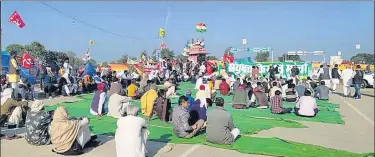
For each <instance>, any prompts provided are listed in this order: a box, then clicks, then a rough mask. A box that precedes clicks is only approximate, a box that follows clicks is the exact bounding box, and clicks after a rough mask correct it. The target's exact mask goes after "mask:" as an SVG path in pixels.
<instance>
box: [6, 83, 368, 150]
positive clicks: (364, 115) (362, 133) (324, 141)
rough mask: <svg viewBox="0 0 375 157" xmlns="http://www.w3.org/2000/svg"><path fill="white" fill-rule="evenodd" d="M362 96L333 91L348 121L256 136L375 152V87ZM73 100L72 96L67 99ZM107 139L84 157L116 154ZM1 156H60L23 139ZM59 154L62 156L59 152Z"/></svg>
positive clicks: (151, 146)
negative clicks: (342, 95)
mask: <svg viewBox="0 0 375 157" xmlns="http://www.w3.org/2000/svg"><path fill="white" fill-rule="evenodd" d="M362 93H364V94H365V95H363V98H362V99H361V100H353V99H351V98H343V97H341V96H340V95H337V94H332V95H331V96H330V101H331V102H332V103H337V104H340V113H341V114H342V115H343V116H344V120H345V125H336V124H325V123H315V122H301V123H303V124H304V125H306V126H308V128H299V129H296V128H272V129H270V130H264V131H261V132H260V133H259V134H257V135H254V136H259V137H280V138H282V139H286V140H290V141H296V142H302V143H307V144H315V145H320V146H324V147H328V148H335V149H342V150H347V151H351V152H358V153H366V152H374V140H373V139H374V90H373V89H366V90H363V91H362ZM64 100H68V101H74V99H73V98H69V99H64ZM62 101H63V100H62V99H61V98H55V99H52V100H46V104H55V103H57V102H62ZM100 139H102V140H103V141H106V142H105V143H104V144H103V145H102V146H100V147H98V148H95V149H93V150H88V152H87V153H86V154H84V155H82V157H102V156H108V157H114V156H116V154H115V143H114V140H113V139H112V138H110V137H105V136H100ZM147 150H148V156H156V157H228V156H229V157H261V156H259V155H248V154H241V153H238V152H236V151H231V150H225V149H219V148H213V147H209V146H205V145H186V144H177V145H176V144H165V143H158V142H148V143H147ZM1 156H2V157H20V156H28V157H55V156H56V157H57V156H59V155H56V154H55V153H52V152H51V147H50V146H41V147H37V146H31V145H28V144H27V143H26V142H25V140H24V139H17V140H12V141H6V140H2V141H1ZM59 157H60V156H59Z"/></svg>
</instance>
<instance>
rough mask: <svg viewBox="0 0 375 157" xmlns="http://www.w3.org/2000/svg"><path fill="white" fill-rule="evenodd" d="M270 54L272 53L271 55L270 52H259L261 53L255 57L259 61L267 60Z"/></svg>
mask: <svg viewBox="0 0 375 157" xmlns="http://www.w3.org/2000/svg"><path fill="white" fill-rule="evenodd" d="M269 56H270V55H269V53H268V52H259V53H257V55H256V57H255V60H256V61H257V62H267V61H268V57H269Z"/></svg>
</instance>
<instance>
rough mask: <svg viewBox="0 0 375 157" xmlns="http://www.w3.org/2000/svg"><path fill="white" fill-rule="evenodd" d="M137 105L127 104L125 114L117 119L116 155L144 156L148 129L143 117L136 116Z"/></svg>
mask: <svg viewBox="0 0 375 157" xmlns="http://www.w3.org/2000/svg"><path fill="white" fill-rule="evenodd" d="M138 110H139V109H138V107H136V106H134V105H129V106H128V107H127V108H126V116H125V115H123V116H122V117H121V118H119V119H118V120H117V129H116V135H115V142H116V154H117V157H125V156H129V157H133V156H134V157H144V156H146V142H147V137H148V135H149V131H148V130H147V127H146V122H145V120H144V119H143V118H141V117H138V116H137V115H138Z"/></svg>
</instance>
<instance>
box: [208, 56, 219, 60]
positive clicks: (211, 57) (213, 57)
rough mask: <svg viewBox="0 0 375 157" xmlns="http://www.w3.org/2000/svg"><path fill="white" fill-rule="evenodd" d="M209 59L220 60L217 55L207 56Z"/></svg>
mask: <svg viewBox="0 0 375 157" xmlns="http://www.w3.org/2000/svg"><path fill="white" fill-rule="evenodd" d="M207 60H218V59H217V57H216V56H207Z"/></svg>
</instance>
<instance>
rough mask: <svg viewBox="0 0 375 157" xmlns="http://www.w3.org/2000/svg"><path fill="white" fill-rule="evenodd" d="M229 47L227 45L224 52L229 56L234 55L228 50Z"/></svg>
mask: <svg viewBox="0 0 375 157" xmlns="http://www.w3.org/2000/svg"><path fill="white" fill-rule="evenodd" d="M230 49H232V47H228V48H227V49H225V51H224V54H228V55H229V56H234V54H233V52H232V51H230Z"/></svg>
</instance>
